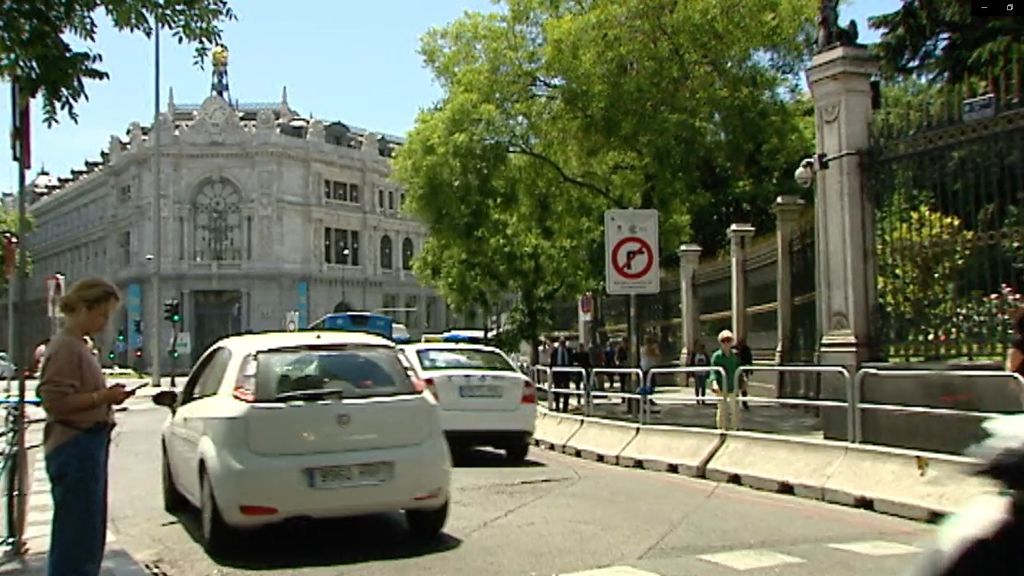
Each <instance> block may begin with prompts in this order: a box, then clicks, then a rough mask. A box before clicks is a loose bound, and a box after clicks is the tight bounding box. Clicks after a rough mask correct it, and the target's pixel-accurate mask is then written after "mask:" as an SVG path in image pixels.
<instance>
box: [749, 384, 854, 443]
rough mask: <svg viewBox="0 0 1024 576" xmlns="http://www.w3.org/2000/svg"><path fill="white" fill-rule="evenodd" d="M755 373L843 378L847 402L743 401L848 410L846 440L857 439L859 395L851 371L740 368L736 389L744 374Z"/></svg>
mask: <svg viewBox="0 0 1024 576" xmlns="http://www.w3.org/2000/svg"><path fill="white" fill-rule="evenodd" d="M747 372H750V373H753V372H770V373H773V374H801V373H802V374H819V375H823V374H837V375H839V376H841V377H842V378H843V380H844V381H845V383H846V402H839V401H836V400H805V399H795V398H758V399H753V398H752V397H750V396H748V397H746V398H744V399H743V401H744V402H749V403H751V404H779V405H790V406H830V407H844V408H846V409H847V411H848V414H847V418H846V439H847V441H852V439H853V438H855V437H856V427H855V425H854V421H853V420H854V419H853V413H854V411H855V410H856V406H857V394H856V392H855V390H854V388H855V387H854V379H853V378H851V377H850V371H849V370H847V369H846V368H843V367H842V366H740V367H739V369H738V370H736V377H735V378H736V382H735V384H736V387H737V389H738V388H739V384H740V376H742V375H743V374H744V373H747Z"/></svg>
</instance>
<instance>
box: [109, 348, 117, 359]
mask: <svg viewBox="0 0 1024 576" xmlns="http://www.w3.org/2000/svg"><path fill="white" fill-rule="evenodd" d="M115 358H117V355H116V354H114V352H113V350H111V351H110V352H107V360H113V359H115Z"/></svg>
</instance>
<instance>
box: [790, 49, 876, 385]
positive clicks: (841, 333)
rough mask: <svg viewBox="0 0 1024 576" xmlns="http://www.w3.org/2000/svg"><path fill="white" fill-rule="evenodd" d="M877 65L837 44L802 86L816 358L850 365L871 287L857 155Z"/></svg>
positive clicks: (869, 223) (868, 217)
mask: <svg viewBox="0 0 1024 576" xmlns="http://www.w3.org/2000/svg"><path fill="white" fill-rule="evenodd" d="M878 69H879V65H878V63H877V62H876V61H875V60H874V59H872V58H871V57H870V56H869V54H868V50H867V48H866V47H863V46H838V47H836V48H832V49H830V50H827V51H825V52H821V53H819V54H816V55H815V56H814V59H813V60H812V61H811V67H810V69H809V70H808V71H807V83H808V85H809V86H810V89H811V96H812V97H813V99H814V108H815V114H814V124H815V131H816V135H817V153H818V154H824V155H825V158H826V160H827V162H828V164H827V167H825V166H820V167H819V170H818V172H817V178H816V186H817V190H816V197H815V214H814V217H815V218H814V220H815V222H814V223H815V242H816V246H815V248H816V256H817V258H816V268H817V286H816V292H817V301H818V328H819V331H820V334H821V344H820V349H819V351H820V353H819V358H820V362H821V363H822V364H830V365H841V366H845V367H847V369H850V370H855V369H856V368H857V367H858V366H859V365H860V363H861V362H863V361H864V360H866V359H867V357H868V354H869V350H870V340H871V326H870V320H871V314H870V310H871V307H872V305H873V302H872V301H873V300H874V297H875V294H874V284H875V263H874V254H873V246H874V241H873V231H874V230H873V228H874V213H873V212H872V211H871V208H870V203H869V202H868V199H867V197H866V194H865V190H864V186H863V174H862V166H863V164H862V162H861V160H862V159H861V157H860V154H861V153H862V152H864V151H865V150H866V149H867V148H868V145H869V139H868V136H869V134H868V128H869V124H870V122H871V113H872V110H871V77H872V76H873V75H875V74H876V73H877V72H878Z"/></svg>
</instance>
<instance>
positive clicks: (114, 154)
mask: <svg viewBox="0 0 1024 576" xmlns="http://www.w3.org/2000/svg"><path fill="white" fill-rule="evenodd" d="M121 151H122V150H121V139H120V138H118V137H117V136H115V135H111V136H110V144H109V145H108V146H107V152H109V153H110V163H111V164H113V163H114V162H117V159H118V158H120V157H121Z"/></svg>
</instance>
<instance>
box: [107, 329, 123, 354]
mask: <svg viewBox="0 0 1024 576" xmlns="http://www.w3.org/2000/svg"><path fill="white" fill-rule="evenodd" d="M125 340H127V338H125V336H124V330H118V331H117V341H118V342H124V341H125ZM111 354H113V352H111Z"/></svg>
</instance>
